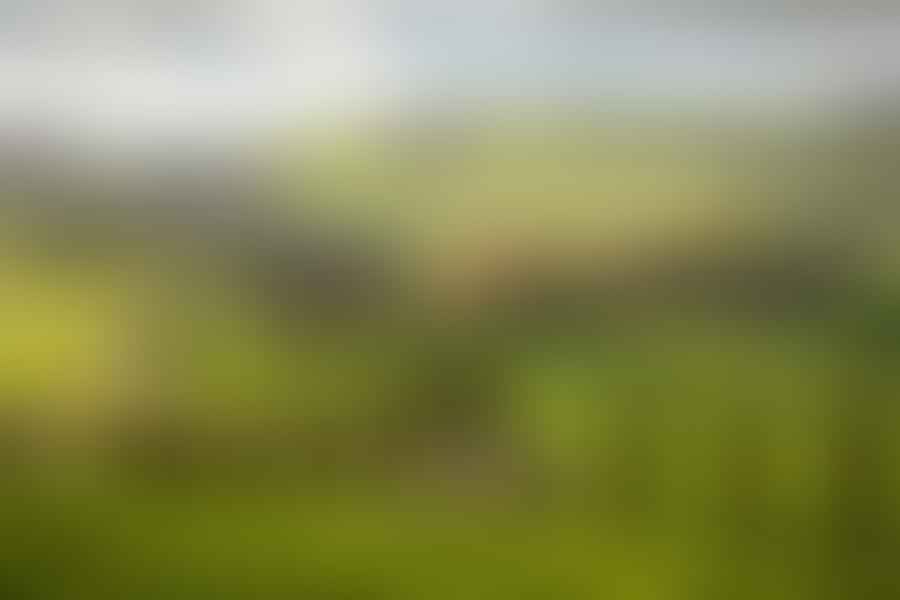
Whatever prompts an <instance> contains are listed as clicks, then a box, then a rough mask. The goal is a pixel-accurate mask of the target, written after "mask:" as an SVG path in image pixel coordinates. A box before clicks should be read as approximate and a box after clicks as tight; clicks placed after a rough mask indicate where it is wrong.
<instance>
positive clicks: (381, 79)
mask: <svg viewBox="0 0 900 600" xmlns="http://www.w3.org/2000/svg"><path fill="white" fill-rule="evenodd" d="M629 4H630V5H634V6H637V4H638V2H636V1H635V2H631V3H627V2H626V3H620V4H619V6H622V5H626V6H627V5H629ZM664 4H666V3H664ZM667 4H668V6H669V7H670V8H671V6H672V3H671V2H669V3H667ZM695 4H696V3H695ZM643 5H644V6H645V7H646V6H649V3H647V2H645V3H643ZM719 5H720V6H721V3H719ZM739 5H740V3H738V4H737V5H733V6H739ZM598 7H599V8H598ZM757 12H759V11H757ZM762 14H763V15H764V14H765V13H764V11H763V13H762ZM674 15H675V13H673V12H672V11H666V10H663V9H662V8H658V9H654V8H653V7H652V6H651V7H650V8H645V9H644V10H642V11H640V12H638V11H631V12H624V11H622V10H619V11H616V12H614V11H612V10H611V9H610V8H604V7H603V6H601V5H600V4H599V3H592V2H590V1H589V0H588V1H585V2H567V3H564V2H559V1H557V2H552V1H543V0H453V1H452V2H450V1H447V2H430V3H429V2H423V1H418V2H408V1H404V0H381V1H378V0H376V1H370V2H366V1H363V0H357V1H351V0H345V1H343V2H342V1H341V0H328V1H325V0H322V1H305V2H303V1H297V0H295V1H290V0H219V1H214V0H173V1H171V2H167V1H161V0H155V1H152V2H147V1H140V0H132V1H130V2H125V1H121V0H120V1H117V2H109V1H104V0H92V1H91V0H85V1H82V2H60V1H58V0H0V119H2V120H4V121H5V122H7V123H8V122H11V121H18V122H23V121H24V120H25V119H26V118H30V119H32V120H33V121H37V122H42V123H43V124H44V125H47V124H49V123H54V124H58V125H59V126H60V127H66V128H68V129H70V130H71V131H74V132H80V133H76V135H85V136H95V137H100V138H103V137H106V138H116V137H119V138H128V137H141V136H145V137H146V136H152V135H162V134H163V133H164V132H168V131H177V132H180V133H186V132H191V131H198V132H199V131H207V132H215V131H227V130H229V129H230V128H235V127H237V128H253V127H263V126H273V125H274V126H277V125H279V124H281V123H290V122H294V121H298V120H299V121H302V120H303V119H313V120H316V119H323V118H325V117H326V116H335V115H337V116H338V117H340V116H342V115H350V114H360V113H365V112H373V111H375V112H377V111H381V110H404V109H406V108H407V107H408V106H409V105H410V104H413V105H426V106H427V105H428V104H429V103H441V102H444V103H448V102H449V103H453V102H463V101H468V102H471V103H475V104H477V103H478V102H483V101H486V100H488V99H491V98H498V97H500V98H509V99H513V100H523V99H524V100H536V99H556V100H567V99H579V100H590V101H591V102H594V103H597V104H598V105H602V103H603V102H606V101H612V100H613V99H619V100H620V101H621V99H623V98H625V99H627V101H628V102H633V103H634V104H635V105H640V104H641V103H645V104H647V105H653V104H658V105H666V104H669V103H673V102H686V103H688V104H691V103H693V104H695V105H698V106H711V107H713V106H714V107H716V108H717V109H726V110H735V111H747V110H762V109H765V110H769V109H777V110H793V111H797V112H798V113H802V112H807V113H808V112H810V111H815V110H820V109H821V110H825V109H828V108H831V107H833V106H837V105H839V104H840V103H842V102H846V101H848V100H852V99H853V98H855V97H858V96H861V95H870V94H878V93H887V92H888V91H889V90H893V89H896V86H897V84H898V82H900V20H897V19H894V18H892V17H891V16H889V15H888V16H885V15H883V14H876V13H872V14H871V15H868V16H867V15H866V14H864V13H863V14H854V15H846V14H845V15H837V16H833V17H831V18H824V17H827V16H825V15H807V16H801V17H799V18H797V17H795V18H792V19H777V18H759V14H756V15H755V16H754V15H748V14H745V15H743V16H735V15H732V16H731V18H721V11H720V13H715V14H713V13H709V14H706V13H704V12H703V11H702V10H693V11H685V12H683V13H682V15H681V16H680V17H676V16H674Z"/></svg>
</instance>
